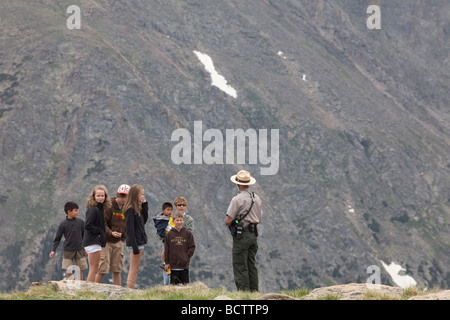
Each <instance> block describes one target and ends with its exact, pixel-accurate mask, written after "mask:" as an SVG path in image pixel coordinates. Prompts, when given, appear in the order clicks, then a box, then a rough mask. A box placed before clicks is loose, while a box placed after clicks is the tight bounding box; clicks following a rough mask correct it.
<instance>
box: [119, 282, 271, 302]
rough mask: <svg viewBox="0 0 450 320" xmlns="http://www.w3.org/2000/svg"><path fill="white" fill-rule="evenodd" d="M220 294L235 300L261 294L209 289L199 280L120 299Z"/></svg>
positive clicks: (203, 297)
mask: <svg viewBox="0 0 450 320" xmlns="http://www.w3.org/2000/svg"><path fill="white" fill-rule="evenodd" d="M220 295H226V296H227V297H230V298H232V299H235V300H255V299H256V298H258V297H260V296H262V293H260V292H246V291H234V292H229V291H227V290H226V289H224V288H216V289H210V288H208V287H206V286H205V285H203V284H202V283H199V282H194V283H192V284H191V285H189V286H186V287H174V286H162V285H161V286H155V287H151V288H148V289H144V290H140V291H137V292H133V293H128V294H125V295H123V296H122V297H120V298H119V299H120V300H212V299H214V298H216V297H218V296H220Z"/></svg>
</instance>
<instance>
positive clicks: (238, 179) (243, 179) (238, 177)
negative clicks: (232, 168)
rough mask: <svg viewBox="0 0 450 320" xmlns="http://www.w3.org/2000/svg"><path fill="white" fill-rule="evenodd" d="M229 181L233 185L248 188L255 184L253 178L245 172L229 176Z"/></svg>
mask: <svg viewBox="0 0 450 320" xmlns="http://www.w3.org/2000/svg"><path fill="white" fill-rule="evenodd" d="M230 180H231V182H233V183H236V184H240V185H244V186H249V185H252V184H254V183H255V182H256V180H255V178H253V177H252V176H250V172H248V171H246V170H241V171H239V172H238V173H237V174H235V175H233V176H231V178H230Z"/></svg>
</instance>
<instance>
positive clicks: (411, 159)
mask: <svg viewBox="0 0 450 320" xmlns="http://www.w3.org/2000/svg"><path fill="white" fill-rule="evenodd" d="M4 2H5V1H4ZM73 2H76V1H58V2H57V3H54V2H52V1H34V2H32V3H29V1H6V2H5V3H3V4H2V10H1V11H0V26H1V30H2V32H1V33H0V57H1V58H0V157H1V162H0V176H1V181H2V188H1V190H0V204H1V207H0V257H1V261H2V266H3V267H4V268H3V267H2V272H1V273H0V289H1V290H2V291H6V290H12V289H15V288H23V287H27V286H28V285H29V283H31V282H32V281H41V280H50V279H60V278H61V277H62V272H61V270H60V261H59V260H58V259H60V258H58V259H56V260H54V261H49V259H48V253H49V252H50V251H51V242H52V240H53V237H54V234H55V232H56V228H57V225H58V223H59V221H61V220H62V219H64V212H63V206H64V203H65V202H67V201H76V202H77V203H78V204H79V205H80V215H79V217H80V218H82V219H84V212H85V210H84V203H85V200H86V198H87V196H88V194H89V192H90V191H91V190H92V188H93V187H94V186H95V185H97V184H104V185H106V186H107V188H108V190H109V193H110V195H111V196H114V195H115V191H116V189H117V188H118V186H119V185H120V184H122V183H128V184H134V183H139V184H142V185H143V186H144V188H145V190H146V195H147V199H148V200H149V201H150V211H151V215H156V214H157V213H159V212H160V207H161V204H162V203H163V202H165V201H173V199H174V198H175V197H176V196H180V195H183V196H184V197H186V198H187V199H188V212H189V213H190V214H191V215H192V216H193V218H194V219H195V226H196V230H195V233H194V235H195V238H196V242H197V250H196V253H195V255H194V257H193V259H192V263H191V277H193V279H194V280H199V281H202V282H204V283H206V284H207V285H208V286H209V287H215V286H219V285H224V286H226V287H228V288H234V286H233V281H232V270H231V269H232V268H231V239H230V237H229V232H228V230H227V229H226V227H225V226H224V223H223V221H224V217H225V212H226V209H227V206H228V203H229V201H230V199H231V197H232V196H233V195H234V194H235V193H236V191H237V190H236V189H235V186H234V185H233V184H231V183H230V181H229V177H230V176H231V175H232V174H235V173H236V172H237V171H239V170H240V169H241V168H245V169H247V170H249V171H250V172H252V175H254V176H255V178H256V179H257V185H256V186H255V191H256V192H257V193H258V194H259V195H260V196H261V198H262V199H263V202H264V208H263V210H264V217H263V220H264V221H263V224H262V225H261V226H260V227H261V228H260V230H261V232H260V234H261V237H260V242H259V244H260V249H259V253H258V266H259V271H260V279H261V280H260V282H261V285H260V288H261V290H262V291H266V292H267V291H279V290H280V289H288V288H296V287H301V286H307V287H310V288H313V287H318V286H325V285H331V284H336V283H349V282H363V283H364V282H365V280H366V279H367V278H368V277H369V276H370V274H368V273H367V272H366V271H367V268H368V267H369V266H371V265H378V266H380V267H381V260H383V261H386V262H388V263H389V262H390V261H395V262H396V263H398V264H400V265H401V266H402V267H403V268H405V269H406V270H407V274H409V275H411V276H412V277H414V279H415V280H416V281H417V282H418V283H419V285H421V286H428V287H433V286H439V287H441V288H443V289H444V288H448V287H449V281H450V274H449V272H450V270H449V269H448V265H449V262H450V261H449V250H450V248H449V243H450V239H449V232H448V231H449V223H450V184H449V181H450V173H449V172H450V170H449V169H450V157H449V155H450V137H449V132H450V125H449V123H450V118H449V114H450V113H449V97H450V95H449V83H450V81H449V78H450V68H449V64H450V60H449V57H448V52H449V49H450V48H449V41H448V38H449V32H450V24H449V21H450V19H449V18H450V17H449V15H450V10H448V9H449V8H448V6H449V4H448V1H445V0H436V1H433V3H432V4H428V3H425V2H420V1H419V2H415V3H414V4H410V1H395V2H393V3H383V4H382V5H381V4H380V3H378V5H380V6H381V17H382V22H381V29H380V30H369V29H368V28H367V26H366V20H367V18H368V17H369V15H368V14H366V9H367V7H368V6H369V5H370V4H377V3H376V1H374V3H372V2H371V3H369V2H370V1H339V3H337V2H336V3H335V2H331V3H330V2H329V1H322V0H317V1H287V2H285V1H276V2H275V1H245V2H244V1H226V2H224V3H221V4H220V5H218V4H217V3H216V2H209V1H208V2H206V3H205V2H204V1H156V0H155V1H138V3H137V4H135V3H134V2H133V3H130V2H129V1H128V2H127V1H84V2H83V4H80V3H78V4H77V3H73ZM73 4H75V5H79V6H80V7H81V29H80V30H69V29H68V28H67V26H66V22H67V21H66V20H67V19H68V17H69V16H70V14H67V13H66V9H67V7H68V6H69V5H73ZM194 51H198V52H202V53H204V54H207V55H209V56H210V57H211V59H212V61H213V62H214V67H215V68H216V70H217V72H218V73H219V74H220V75H222V76H223V77H224V78H225V79H226V80H227V83H228V85H230V86H232V87H233V88H234V89H236V92H237V97H236V98H234V97H232V96H230V95H228V94H227V93H225V92H223V91H222V90H220V88H218V87H216V86H212V85H211V75H210V73H209V72H207V71H206V70H205V66H204V65H203V64H202V63H201V62H200V61H199V59H198V58H197V57H196V55H195V54H194ZM303 75H304V77H303ZM194 121H202V125H203V130H202V132H201V133H200V134H201V135H203V134H204V132H205V131H206V130H208V129H217V130H218V131H219V132H220V133H221V134H222V136H223V138H224V141H223V144H222V146H223V147H224V149H223V154H222V155H223V161H222V162H220V161H218V163H217V164H214V165H211V164H207V163H205V161H200V163H199V164H194V162H195V161H194V160H195V159H194V147H195V145H194V139H195V132H194ZM180 128H181V129H183V128H185V129H187V130H188V131H189V132H190V134H191V138H192V144H193V148H192V151H191V152H192V153H191V156H192V162H191V163H192V164H179V165H178V164H175V163H174V162H173V160H172V159H173V158H172V150H173V148H174V147H175V145H176V144H177V141H172V139H171V137H172V133H173V132H174V131H175V130H176V129H180ZM227 129H234V130H237V129H243V130H244V131H245V130H248V129H255V131H256V132H257V133H258V134H260V130H262V129H267V130H268V131H269V132H270V130H272V129H278V130H279V159H278V160H279V168H278V171H277V172H276V173H275V174H273V175H262V174H261V171H260V170H261V167H267V164H264V163H262V162H261V157H257V158H256V159H257V160H256V163H252V164H251V163H249V162H251V161H250V159H249V155H248V154H247V155H246V158H245V160H244V161H243V162H244V163H238V160H237V159H233V160H232V161H230V162H227V161H226V154H225V149H226V148H225V137H226V130H227ZM201 137H202V136H200V139H199V140H197V141H200V142H202V143H201V148H202V150H203V151H204V150H205V149H206V148H207V146H209V145H210V144H211V143H212V142H209V141H208V140H207V139H206V137H205V136H203V139H201ZM197 138H198V137H197ZM259 138H261V136H259ZM202 140H203V141H202ZM267 142H268V145H269V149H270V145H271V140H270V138H269V139H268V141H267ZM258 144H259V145H258V147H259V148H261V143H259V142H258ZM197 146H199V145H197ZM272 147H275V145H273V146H272ZM233 150H235V153H237V152H238V149H237V147H234V148H233ZM245 150H246V151H247V153H250V150H251V145H246V146H245ZM216 152H219V151H218V149H216ZM219 154H220V153H219ZM203 159H204V158H202V160H203ZM151 223H152V222H151V220H150V221H149V226H148V234H149V235H150V236H149V239H150V240H149V244H148V246H147V247H146V249H145V252H144V255H143V260H142V262H141V265H142V266H143V267H142V271H140V273H139V275H138V282H139V281H141V282H145V283H148V284H149V285H151V284H156V283H160V282H161V281H162V279H161V278H162V277H161V271H160V269H158V264H159V255H160V250H161V244H160V243H159V241H158V240H157V239H156V236H155V234H156V233H155V229H154V228H153V226H152V225H151ZM61 246H62V245H60V248H61ZM60 250H61V249H60ZM127 254H128V253H127ZM60 256H61V255H60ZM126 260H127V262H126V266H125V271H126V270H127V263H128V258H127V259H126ZM122 278H123V279H126V277H125V276H122ZM381 282H382V283H383V284H387V285H389V284H392V283H391V280H390V278H389V277H388V275H387V274H386V273H385V272H384V270H383V269H382V268H381Z"/></svg>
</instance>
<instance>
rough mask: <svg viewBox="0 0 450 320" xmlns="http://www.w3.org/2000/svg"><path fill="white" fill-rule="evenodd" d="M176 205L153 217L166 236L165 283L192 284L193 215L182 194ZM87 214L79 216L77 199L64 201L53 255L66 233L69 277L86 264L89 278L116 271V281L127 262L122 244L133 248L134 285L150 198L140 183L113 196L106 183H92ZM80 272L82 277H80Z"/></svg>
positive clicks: (160, 233)
mask: <svg viewBox="0 0 450 320" xmlns="http://www.w3.org/2000/svg"><path fill="white" fill-rule="evenodd" d="M174 204H175V206H176V209H177V210H176V211H175V212H174V213H173V206H172V204H171V203H169V202H166V203H164V204H163V206H162V213H160V214H158V215H157V216H156V217H154V218H153V221H154V226H155V228H156V231H157V234H158V236H159V237H160V239H161V240H162V243H163V250H162V252H161V261H162V264H161V267H162V268H163V269H164V272H163V283H164V284H169V283H172V284H183V285H185V284H188V283H189V264H190V259H191V257H192V256H193V254H194V251H195V241H194V236H193V234H192V232H193V230H194V220H193V219H192V217H191V216H189V215H188V214H186V213H185V210H186V206H187V201H186V199H185V198H184V197H177V198H176V199H175V200H174ZM86 209H87V211H86V220H85V221H83V220H82V219H80V218H78V211H79V206H78V205H77V204H76V203H74V202H67V203H66V204H65V205H64V211H65V213H66V219H65V220H64V221H62V222H61V223H60V224H59V226H58V230H57V232H56V235H55V238H54V241H53V247H52V251H51V252H50V255H49V256H50V258H53V257H54V254H55V251H56V249H57V247H58V245H59V243H60V241H61V238H62V236H64V243H63V263H62V268H63V269H64V270H67V277H68V278H71V277H72V275H73V273H72V271H73V268H74V266H76V267H75V270H76V268H78V269H79V270H86V269H88V265H87V261H86V256H87V257H88V261H89V274H88V278H87V281H91V282H94V281H95V282H101V281H102V279H103V277H104V275H105V274H106V273H108V272H110V271H112V272H113V282H114V284H116V285H121V277H120V272H121V270H122V267H123V260H124V254H123V246H124V244H125V245H126V246H127V247H128V248H129V249H130V267H129V271H128V276H127V286H128V287H129V288H134V286H135V283H136V278H137V273H138V270H139V263H140V260H141V257H142V251H143V249H144V246H145V245H146V244H147V234H146V232H145V224H146V222H147V220H148V203H147V201H146V199H145V196H144V189H143V187H142V186H140V185H132V186H131V187H130V186H129V185H126V184H123V185H121V186H120V187H119V189H118V191H117V194H116V197H113V198H110V197H109V196H108V191H107V189H106V187H105V186H103V185H98V186H96V187H94V188H93V189H92V192H91V194H90V196H89V197H88V199H87V201H86ZM82 278H83V276H82V272H80V273H79V280H82Z"/></svg>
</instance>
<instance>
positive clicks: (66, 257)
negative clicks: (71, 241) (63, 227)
mask: <svg viewBox="0 0 450 320" xmlns="http://www.w3.org/2000/svg"><path fill="white" fill-rule="evenodd" d="M74 261H75V263H74ZM73 265H76V266H77V267H79V268H80V270H86V269H87V268H88V265H87V261H86V257H85V256H84V250H78V251H64V253H63V261H62V269H63V270H67V269H68V268H69V267H70V266H73ZM72 269H73V268H72Z"/></svg>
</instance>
